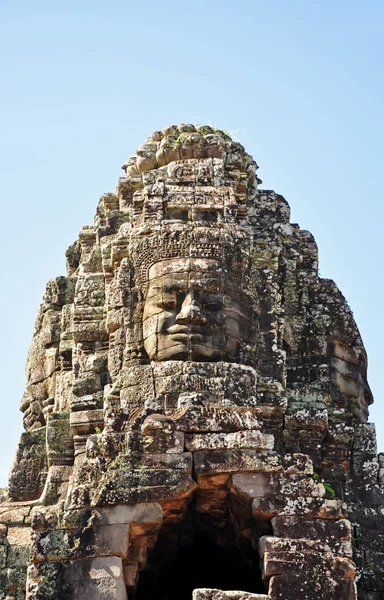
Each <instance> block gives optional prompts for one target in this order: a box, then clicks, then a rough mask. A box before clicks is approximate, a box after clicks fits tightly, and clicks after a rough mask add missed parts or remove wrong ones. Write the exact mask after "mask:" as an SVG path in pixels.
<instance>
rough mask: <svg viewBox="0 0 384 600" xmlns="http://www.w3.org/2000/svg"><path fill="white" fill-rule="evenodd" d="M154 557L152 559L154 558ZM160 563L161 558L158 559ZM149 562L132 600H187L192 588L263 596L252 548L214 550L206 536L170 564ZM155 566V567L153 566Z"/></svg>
mask: <svg viewBox="0 0 384 600" xmlns="http://www.w3.org/2000/svg"><path fill="white" fill-rule="evenodd" d="M154 556H155V555H154ZM158 558H159V559H160V560H159V562H160V563H161V562H162V561H161V558H160V557H158ZM159 562H158V561H157V560H156V558H155V559H154V560H153V557H152V560H150V561H149V565H148V567H149V568H147V569H146V570H144V571H142V573H141V574H140V579H139V584H138V587H137V591H136V593H135V595H134V596H131V598H134V600H191V599H192V591H193V590H194V589H196V588H216V589H220V590H242V591H245V592H252V593H254V594H257V593H258V594H266V593H267V591H266V588H265V586H264V584H263V582H262V579H261V572H260V567H259V564H258V563H259V560H258V556H257V552H255V551H254V550H253V549H252V547H251V546H250V544H249V546H248V545H247V547H246V548H245V549H244V548H241V549H240V548H239V547H236V546H234V545H232V544H228V545H226V546H218V545H217V544H214V543H213V542H212V541H211V540H210V539H209V537H208V535H207V534H204V533H202V534H199V535H196V536H195V538H194V541H193V543H192V544H191V545H190V546H188V547H186V548H180V549H179V550H178V553H177V557H176V559H175V560H174V561H173V562H172V564H169V563H166V564H164V562H163V564H161V566H160V564H159ZM156 563H157V564H156Z"/></svg>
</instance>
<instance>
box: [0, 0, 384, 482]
mask: <svg viewBox="0 0 384 600" xmlns="http://www.w3.org/2000/svg"><path fill="white" fill-rule="evenodd" d="M383 29H384V2H383V0H348V1H346V0H322V2H318V1H317V2H316V1H315V0H289V1H288V0H238V1H237V2H231V1H229V0H220V1H219V0H205V1H203V0H194V1H193V2H183V1H182V0H178V1H175V0H163V1H162V2H158V1H157V0H147V1H146V2H139V1H136V2H133V1H132V2H131V1H129V0H126V1H123V0H108V1H107V0H104V1H101V0H92V1H90V0H65V1H63V0H55V2H52V0H49V1H45V0H35V1H34V2H31V0H0V77H1V79H0V81H1V94H0V119H1V136H0V198H1V207H2V223H3V226H2V228H1V235H0V245H1V248H0V258H1V274H2V281H1V290H2V292H1V294H0V311H1V312H0V314H1V316H2V327H1V329H2V334H1V357H0V369H1V373H0V376H1V392H2V393H1V396H0V407H1V410H2V413H1V414H2V421H3V425H2V435H1V437H0V485H6V477H7V471H8V469H9V466H10V463H11V460H12V456H13V453H14V450H15V448H16V444H17V440H18V437H19V435H20V433H21V431H22V416H21V413H20V412H19V404H20V398H21V396H22V394H23V391H24V363H25V358H26V353H27V350H28V346H29V343H30V340H31V335H32V330H33V324H34V320H35V316H36V312H37V308H38V304H39V302H40V300H41V297H42V294H43V291H44V288H45V283H46V281H47V280H48V279H50V278H52V277H54V276H56V275H61V274H64V272H65V261H64V254H65V250H66V248H67V247H68V246H69V244H70V243H72V242H73V241H74V240H75V239H76V237H77V235H78V232H79V230H80V229H81V227H82V226H83V225H86V224H91V223H92V221H93V215H94V212H95V207H96V203H97V201H98V199H99V197H100V196H101V195H102V194H103V193H104V192H106V191H112V190H114V188H115V185H116V182H117V178H118V177H119V176H120V175H121V173H122V172H121V171H120V166H121V165H122V164H123V161H124V159H125V158H126V157H127V156H129V155H130V154H131V153H132V152H133V151H134V150H135V148H136V147H137V146H138V145H139V144H140V143H141V142H143V141H144V140H145V138H146V137H147V136H148V135H150V134H151V133H152V131H154V130H156V129H160V128H162V127H164V126H166V125H169V124H173V123H180V122H186V123H211V124H213V125H215V126H217V127H223V128H225V129H227V130H229V131H231V132H237V133H236V135H237V137H238V139H239V140H240V141H241V142H242V144H243V145H244V146H245V147H246V149H247V151H248V152H250V153H251V154H252V155H253V156H254V158H255V160H256V161H257V162H258V164H259V166H260V170H259V171H258V174H259V176H260V177H261V179H262V180H263V185H262V187H264V188H268V189H271V188H272V189H275V190H276V191H277V192H279V193H281V194H283V195H284V196H285V198H286V199H287V200H288V202H289V203H290V205H291V209H292V221H294V222H298V223H299V224H300V226H301V227H302V228H303V229H309V230H310V231H311V232H312V233H313V234H314V235H315V238H316V240H317V242H318V245H319V251H320V272H321V275H322V276H323V277H330V278H332V279H334V280H335V281H336V283H337V284H338V286H339V287H340V289H341V290H342V292H343V293H344V295H345V296H346V298H347V299H348V302H349V304H350V306H351V308H352V310H353V312H354V315H355V318H356V321H357V324H358V326H359V329H360V331H361V333H362V336H363V339H364V342H365V345H366V348H367V351H368V355H369V381H370V384H371V387H372V390H373V393H374V395H375V405H374V407H373V408H372V409H371V420H372V421H375V422H376V424H377V429H378V437H379V449H380V450H381V451H384V418H383V417H384V398H383V396H384V383H383V378H382V365H383V358H384V356H383V355H384V319H383V303H382V295H383V252H382V244H383V237H384V235H383V221H384V214H383V200H382V196H383V188H384V184H383V181H382V177H381V174H382V171H383V167H382V160H383V158H382V157H383V140H384V135H383V134H384V124H383V109H382V107H383V105H384V98H383V96H384V84H383V67H382V65H383V50H384V35H383V33H384V32H383Z"/></svg>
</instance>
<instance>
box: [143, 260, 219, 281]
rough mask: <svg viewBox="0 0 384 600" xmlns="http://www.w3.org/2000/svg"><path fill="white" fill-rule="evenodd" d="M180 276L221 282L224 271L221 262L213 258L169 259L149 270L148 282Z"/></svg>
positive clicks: (181, 277)
mask: <svg viewBox="0 0 384 600" xmlns="http://www.w3.org/2000/svg"><path fill="white" fill-rule="evenodd" d="M176 273H177V274H178V278H180V279H184V278H186V277H188V276H189V275H194V276H195V277H197V278H200V277H201V278H205V277H206V276H207V275H208V277H209V278H210V279H211V278H214V279H217V280H221V279H222V277H223V270H222V265H221V263H220V261H218V260H215V259H211V258H168V259H166V260H162V261H159V262H158V263H156V264H154V265H152V267H151V268H150V269H149V273H148V280H149V281H152V280H153V279H157V278H158V277H162V276H164V275H165V276H167V275H169V276H172V275H174V274H176Z"/></svg>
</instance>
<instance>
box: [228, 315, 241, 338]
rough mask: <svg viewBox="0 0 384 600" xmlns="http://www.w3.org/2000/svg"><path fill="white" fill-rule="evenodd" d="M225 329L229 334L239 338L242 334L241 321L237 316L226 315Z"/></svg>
mask: <svg viewBox="0 0 384 600" xmlns="http://www.w3.org/2000/svg"><path fill="white" fill-rule="evenodd" d="M225 331H226V333H227V334H228V335H230V336H231V337H234V338H238V337H239V335H240V322H239V318H238V317H235V316H226V318H225Z"/></svg>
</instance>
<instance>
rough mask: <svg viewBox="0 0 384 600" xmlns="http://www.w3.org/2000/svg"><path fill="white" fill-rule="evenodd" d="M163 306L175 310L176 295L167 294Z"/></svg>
mask: <svg viewBox="0 0 384 600" xmlns="http://www.w3.org/2000/svg"><path fill="white" fill-rule="evenodd" d="M163 307H164V308H165V309H168V310H174V309H175V308H176V298H175V296H171V295H166V296H164V297H163Z"/></svg>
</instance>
